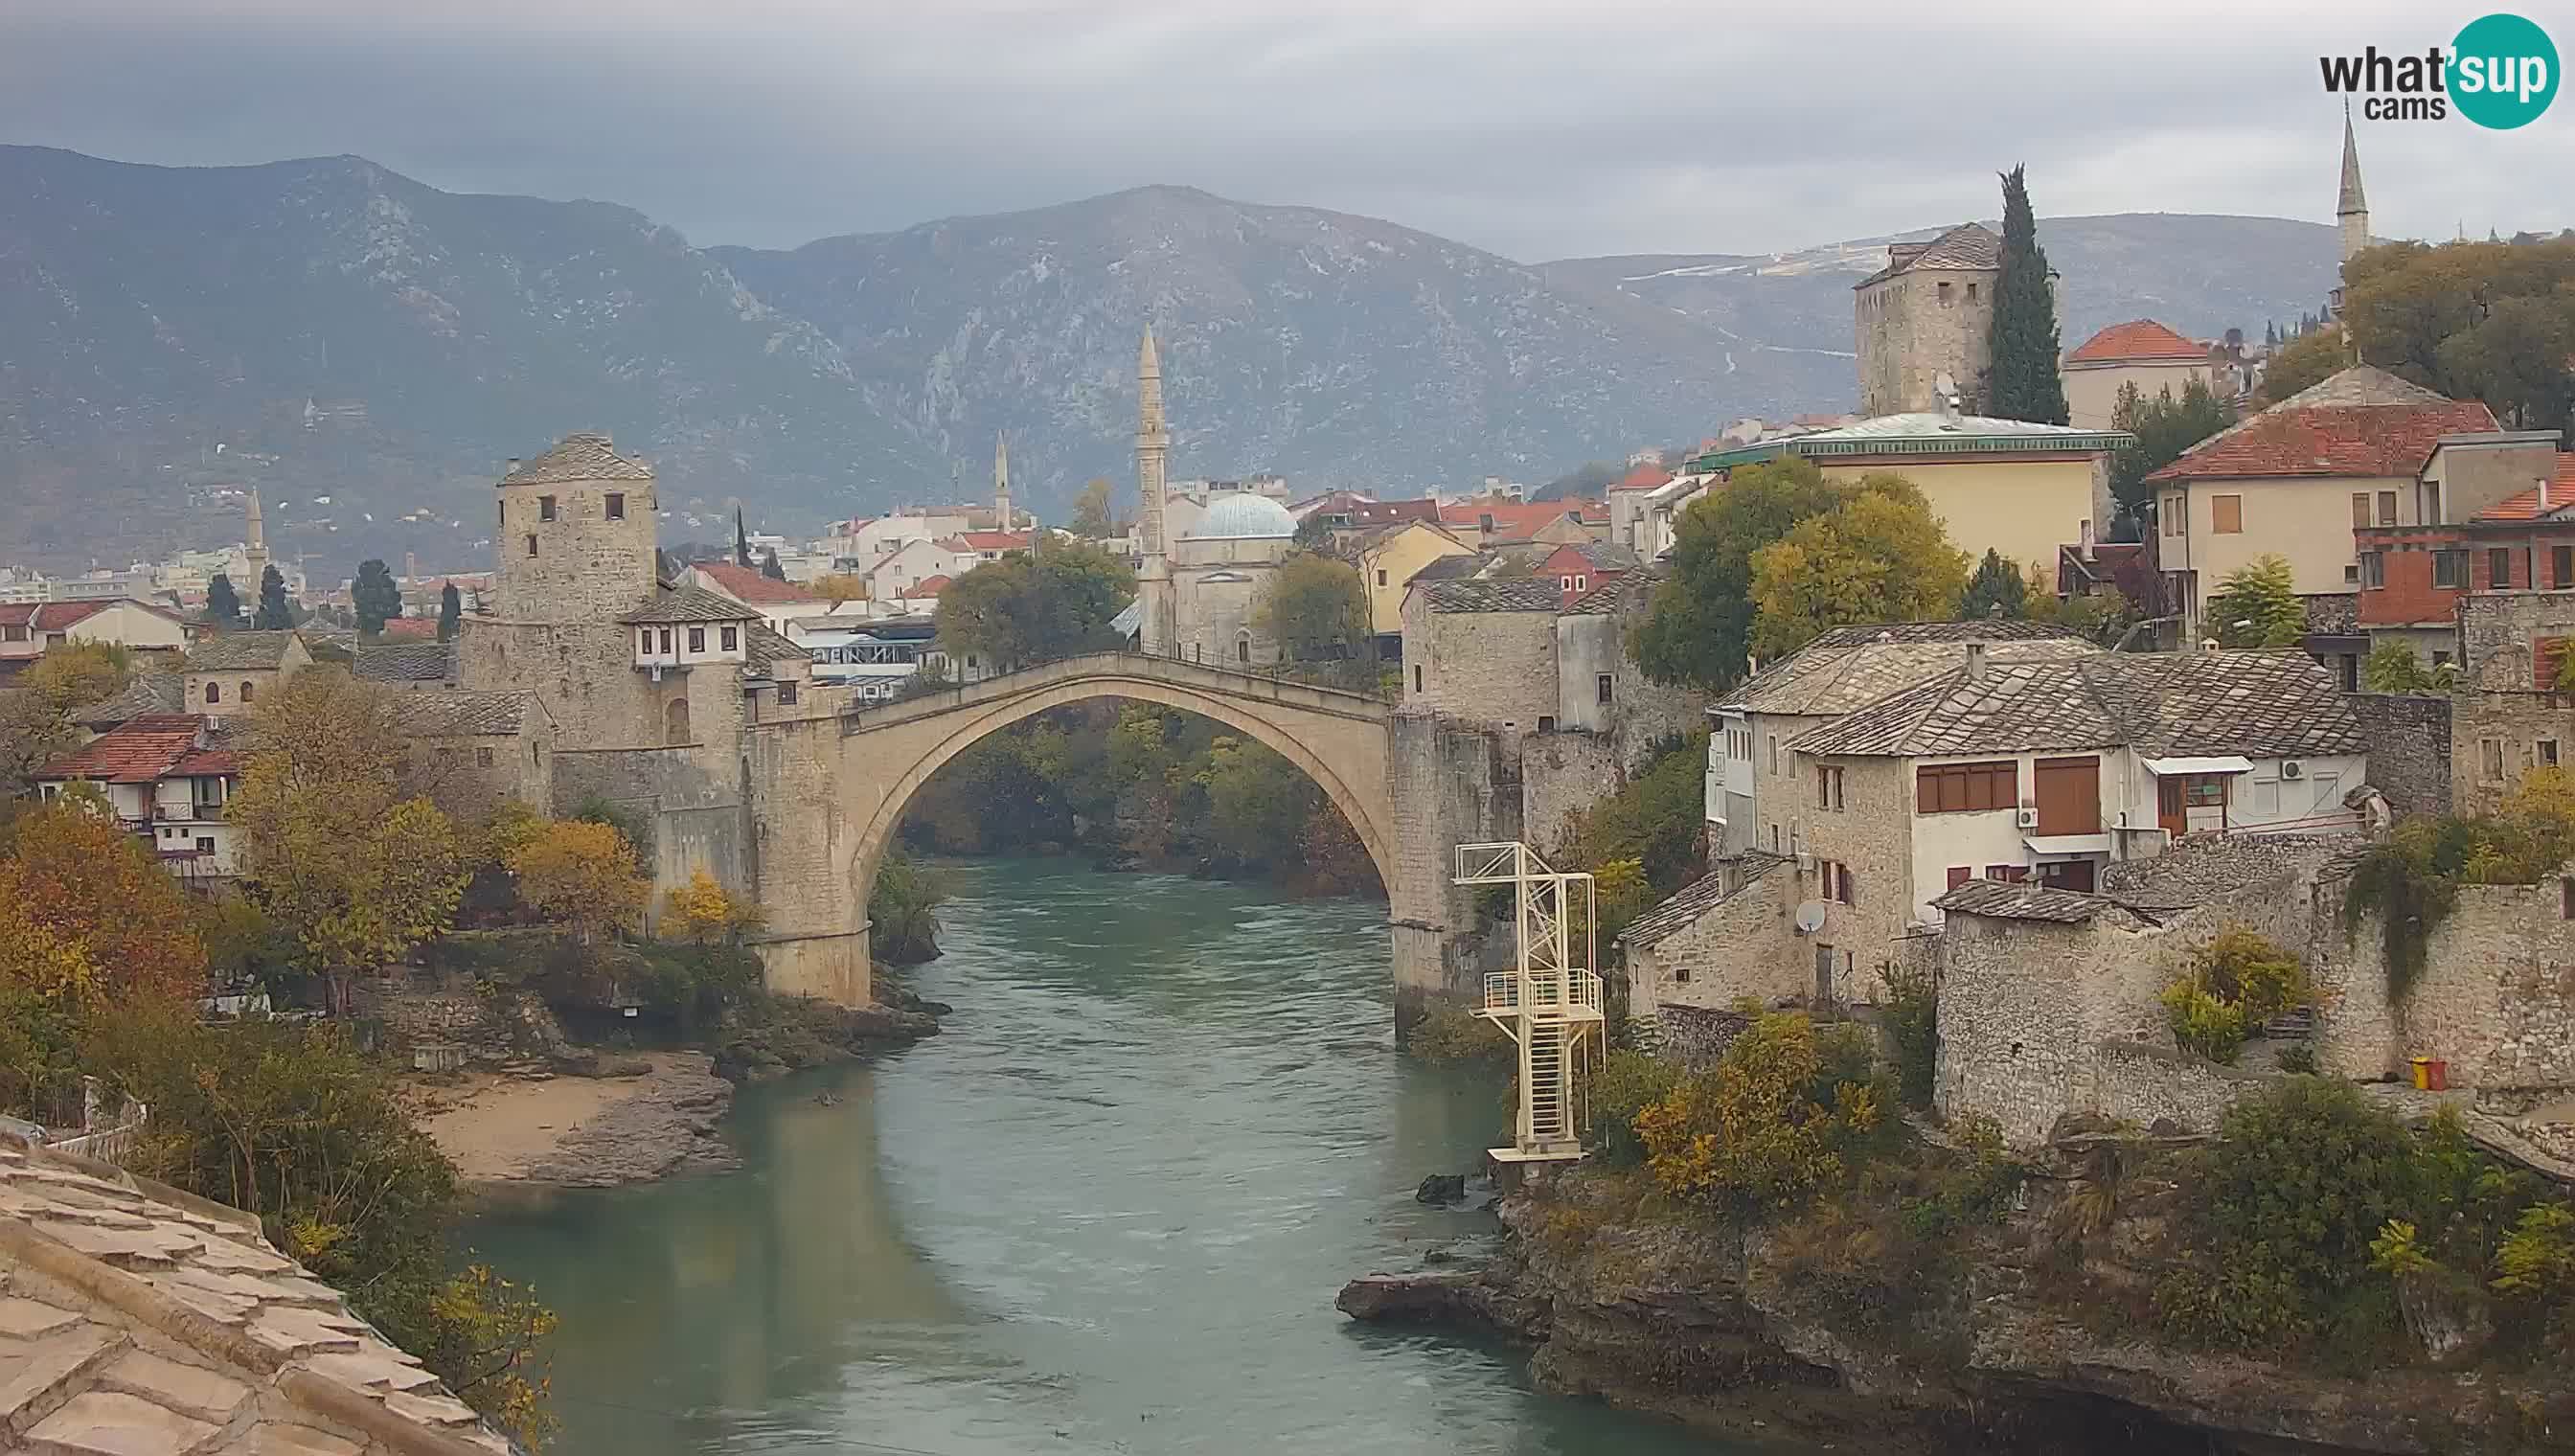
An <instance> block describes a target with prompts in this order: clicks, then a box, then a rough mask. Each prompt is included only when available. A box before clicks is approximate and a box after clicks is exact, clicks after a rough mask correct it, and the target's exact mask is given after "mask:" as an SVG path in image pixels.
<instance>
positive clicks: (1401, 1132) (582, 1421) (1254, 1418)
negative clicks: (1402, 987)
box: [467, 860, 1738, 1456]
mask: <svg viewBox="0 0 2575 1456" xmlns="http://www.w3.org/2000/svg"><path fill="white" fill-rule="evenodd" d="M942 872H943V873H945V874H946V875H947V876H948V878H949V881H950V884H951V887H952V888H953V889H954V891H955V892H956V897H955V898H954V899H953V900H951V901H950V902H949V904H948V905H947V906H946V907H945V908H944V909H943V910H942V912H941V913H942V918H943V919H944V920H945V922H946V924H947V931H946V933H945V934H944V935H943V936H942V943H943V945H944V946H945V948H946V951H947V953H946V954H945V955H944V956H942V957H941V958H940V959H939V960H937V961H935V962H933V963H931V964H929V965H926V966H921V967H918V968H916V969H914V970H912V971H911V972H910V973H909V977H908V978H909V979H910V981H911V982H912V984H913V985H914V987H915V988H916V989H917V990H919V991H920V992H921V993H922V994H924V995H926V996H930V997H933V998H935V999H939V1000H944V1001H949V1002H952V1003H954V1004H955V1006H956V1008H957V1010H956V1014H955V1015H954V1016H953V1017H951V1018H950V1019H949V1022H948V1028H947V1032H946V1034H944V1035H941V1036H939V1037H936V1038H934V1039H932V1040H930V1041H927V1042H924V1043H922V1044H920V1045H918V1046H915V1047H912V1048H910V1049H908V1050H905V1051H902V1052H899V1053H894V1054H890V1055H888V1056H886V1057H884V1058H882V1059H880V1060H877V1061H875V1062H873V1063H870V1064H865V1065H850V1066H842V1067H836V1068H832V1069H829V1070H826V1071H820V1072H809V1073H805V1074H802V1075H799V1076H796V1077H793V1078H789V1079H787V1080H784V1081H780V1082H775V1083H770V1084H768V1085H764V1086H760V1087H755V1088H750V1089H746V1090H745V1092H744V1093H743V1095H742V1096H741V1097H740V1098H739V1099H738V1100H737V1102H736V1105H735V1110H734V1113H733V1116H732V1118H731V1121H730V1125H729V1130H730V1136H731V1137H732V1139H733V1141H734V1143H735V1145H736V1147H737V1148H738V1149H739V1151H740V1153H741V1155H742V1159H743V1166H742V1168H741V1170H740V1171H738V1172H733V1173H727V1174H718V1175H711V1176H701V1177H692V1178H685V1179H678V1180H674V1181H669V1182H664V1183H658V1184H652V1185H647V1186H644V1187H638V1188H629V1189H622V1190H616V1191H611V1192H599V1193H578V1194H569V1195H566V1196H564V1197H563V1198H561V1199H559V1200H557V1201H556V1202H554V1203H553V1204H551V1205H550V1206H548V1207H546V1208H544V1209H543V1210H541V1211H523V1212H517V1213H510V1214H496V1215H491V1216H487V1217H485V1218H484V1219H482V1220H479V1221H478V1222H477V1223H476V1224H475V1225H474V1226H473V1227H472V1228H470V1229H469V1230H467V1237H468V1239H469V1241H470V1242H471V1243H472V1244H473V1245H474V1246H475V1247H476V1248H477V1249H478V1250H479V1251H480V1255H481V1256H482V1257H484V1258H486V1259H488V1260H489V1261H490V1262H492V1263H494V1264H495V1265H497V1266H498V1267H499V1268H500V1269H501V1271H502V1272H503V1273H504V1274H505V1275H508V1276H510V1277H513V1278H519V1279H524V1280H526V1281H528V1282H529V1283H531V1284H533V1285H534V1286H535V1288H536V1290H537V1292H538V1294H539V1295H540V1297H542V1298H543V1299H545V1300H546V1301H547V1302H548V1303H550V1304H552V1305H553V1306H554V1308H555V1309H556V1310H557V1312H558V1313H559V1314H561V1316H562V1319H563V1327H562V1331H561V1333H560V1334H559V1335H558V1337H557V1338H556V1340H555V1341H554V1345H555V1349H554V1352H553V1377H554V1391H555V1408H556V1410H557V1412H558V1413H559V1414H560V1416H561V1417H562V1420H563V1423H564V1429H563V1432H562V1434H561V1436H560V1437H558V1438H557V1440H556V1441H555V1443H554V1445H553V1447H552V1449H553V1450H555V1451H557V1452H560V1453H563V1456H612V1453H614V1456H682V1453H692V1456H695V1453H718V1452H722V1453H753V1452H758V1453H768V1452H790V1451H796V1452H821V1451H853V1452H860V1453H880V1456H882V1453H896V1456H914V1453H932V1456H999V1453H1028V1452H1045V1453H1066V1456H1093V1453H1113V1452H1123V1453H1161V1452H1207V1451H1265V1452H1268V1451H1285V1452H1299V1451H1302V1452H1333V1453H1346V1452H1439V1453H1463V1456H1474V1453H1510V1456H1554V1453H1564V1456H1577V1453H1594V1452H1604V1451H1613V1450H1614V1451H1617V1452H1621V1453H1634V1456H1678V1453H1684V1452H1687V1453H1697V1456H1710V1453H1720V1452H1727V1451H1733V1450H1736V1449H1738V1448H1732V1447H1726V1446H1722V1445H1718V1444H1714V1443H1711V1442H1708V1441H1704V1440H1700V1439H1695V1438H1692V1437H1688V1436H1685V1435H1683V1434H1682V1433H1680V1432H1679V1431H1677V1430H1676V1429H1674V1428H1672V1427H1669V1426H1666V1425H1662V1424H1658V1423H1654V1422H1650V1421H1646V1420H1643V1419H1641V1418H1632V1417H1628V1416H1624V1415H1620V1414H1618V1413H1615V1412H1611V1411H1608V1410H1605V1409H1602V1408H1600V1407H1598V1406H1596V1405H1591V1404H1587V1403H1579V1402H1573V1401H1566V1400H1561V1399H1557V1398H1553V1397H1548V1396H1542V1395H1538V1394H1536V1393H1534V1392H1533V1391H1531V1390H1530V1388H1529V1386H1528V1382H1527V1379H1526V1376H1525V1373H1524V1370H1523V1366H1524V1364H1525V1361H1524V1358H1523V1357H1522V1356H1520V1355H1518V1354H1516V1353H1514V1352H1511V1351H1508V1350H1500V1349H1487V1348H1481V1347H1478V1346H1475V1345H1472V1344H1466V1343H1460V1342H1458V1341H1456V1340H1452V1339H1445V1338H1438V1337H1434V1336H1430V1335H1426V1334H1413V1333H1404V1332H1397V1331H1388V1330H1382V1329H1374V1328H1365V1327H1361V1326H1358V1325H1354V1324H1352V1323H1350V1322H1349V1321H1347V1320H1345V1319H1344V1318H1342V1316H1341V1315H1339V1314H1338V1313H1336V1312H1335V1311H1334V1310H1333V1309H1332V1303H1331V1301H1332V1295H1333V1293H1334V1291H1336V1290H1337V1289H1338V1288H1339V1286H1340V1284H1341V1282H1342V1280H1343V1279H1345V1278H1346V1277H1348V1276H1349V1275H1351V1274H1355V1273H1360V1272H1364V1271H1366V1270H1369V1269H1384V1268H1395V1267H1408V1266H1409V1265H1410V1264H1411V1262H1412V1261H1413V1260H1414V1259H1415V1258H1416V1257H1417V1256H1418V1255H1419V1254H1420V1252H1421V1251H1423V1250H1424V1249H1426V1248H1429V1247H1431V1246H1433V1245H1436V1244H1442V1243H1447V1242H1451V1241H1455V1240H1459V1239H1466V1238H1471V1237H1474V1236H1476V1235H1478V1234H1480V1233H1482V1232H1484V1231H1485V1230H1488V1229H1489V1228H1490V1227H1491V1219H1490V1215H1489V1214H1484V1213H1475V1212H1462V1211H1449V1210H1438V1209H1431V1208H1425V1207H1423V1206H1421V1205H1419V1204H1417V1203H1415V1202H1414V1201H1413V1199H1412V1189H1413V1187H1414V1185H1415V1184H1416V1183H1417V1182H1418V1181H1419V1180H1420V1178H1421V1176H1422V1175H1423V1174H1424V1173H1428V1172H1435V1171H1441V1170H1448V1171H1457V1170H1463V1169H1466V1168H1469V1167H1471V1166H1473V1164H1474V1161H1475V1159H1476V1155H1477V1151H1478V1149H1480V1148H1482V1147H1484V1146H1485V1145H1486V1144H1488V1143H1489V1142H1492V1141H1494V1140H1495V1135H1496V1131H1497V1129H1498V1128H1500V1127H1501V1126H1502V1125H1503V1124H1504V1121H1505V1117H1506V1113H1505V1109H1504V1107H1503V1104H1502V1101H1501V1097H1502V1089H1501V1087H1500V1085H1499V1083H1498V1081H1497V1080H1496V1079H1495V1078H1493V1077H1492V1076H1491V1075H1490V1074H1473V1073H1468V1072H1463V1071H1459V1070H1455V1069H1446V1068H1435V1067H1425V1066H1420V1065H1416V1064H1414V1063H1411V1062H1410V1061H1408V1060H1406V1059H1404V1058H1401V1057H1399V1056H1397V1055H1396V1054H1395V1052H1394V1051H1393V1048H1392V1045H1391V1038H1390V1036H1389V1034H1388V1030H1387V1028H1388V1026H1389V1024H1390V1021H1391V1011H1390V1009H1389V984H1388V979H1387V972H1386V939H1385V931H1384V928H1383V922H1384V914H1385V911H1384V906H1383V905H1382V904H1373V903H1367V902H1360V901H1347V900H1318V901H1290V900H1283V899H1280V898H1278V897H1276V896H1275V895H1273V894H1271V893H1269V892H1268V891H1266V890H1264V889H1262V888H1260V887H1258V886H1248V885H1237V884H1225V883H1209V882H1203V881H1197V880H1191V879H1186V878H1181V877H1177V876H1168V875H1135V874H1120V875H1111V874H1102V873H1098V872H1095V871H1093V870H1090V869H1088V868H1085V867H1082V866H1080V865H1077V864H1075V863H1073V862H1071V861H1066V860H1004V861H990V862H980V863H974V864H967V865H959V866H953V867H949V868H947V869H945V870H943V871H942ZM827 1092H828V1093H830V1094H833V1095H834V1096H836V1097H837V1099H838V1100H837V1101H836V1102H831V1103H829V1104H827V1103H826V1101H825V1100H824V1097H823V1094H824V1093H827Z"/></svg>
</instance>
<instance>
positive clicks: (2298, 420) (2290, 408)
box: [2146, 365, 2495, 481]
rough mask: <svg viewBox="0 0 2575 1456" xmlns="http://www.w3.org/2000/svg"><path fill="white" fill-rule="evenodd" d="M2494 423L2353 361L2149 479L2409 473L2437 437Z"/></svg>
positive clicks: (2462, 404)
mask: <svg viewBox="0 0 2575 1456" xmlns="http://www.w3.org/2000/svg"><path fill="white" fill-rule="evenodd" d="M2494 428H2495V418H2494V412H2493V411H2491V410H2488V409H2487V408H2486V407H2485V406H2483V405H2481V404H2478V403H2476V402H2475V401H2473V400H2452V399H2445V398H2443V397H2442V396H2440V395H2437V394H2434V393H2433V392H2432V391H2430V390H2427V389H2424V388H2422V387H2421V386H2419V385H2412V384H2408V383H2406V382H2405V381H2403V380H2401V379H2398V378H2397V377H2395V376H2394V375H2391V374H2388V373H2387V372H2385V371H2384V370H2378V369H2372V368H2370V367H2369V366H2367V365H2356V366H2354V367H2353V368H2350V369H2346V370H2344V371H2343V372H2342V373H2340V374H2337V375H2335V376H2333V377H2332V378H2331V379H2328V380H2326V381H2325V382H2324V383H2322V384H2319V385H2316V386H2315V387H2313V388H2312V389H2308V390H2305V391H2302V392H2300V393H2298V394H2295V395H2291V396H2290V397H2289V398H2287V399H2285V400H2282V401H2281V402H2280V403H2278V404H2276V405H2273V406H2272V407H2271V408H2269V409H2267V410H2264V411H2263V412H2262V413H2261V414H2259V415H2256V416H2254V417H2253V418H2252V419H2250V420H2246V421H2244V422H2242V423H2240V424H2237V425H2233V426H2230V427H2228V428H2227V429H2225V430H2221V431H2219V432H2218V433H2217V434H2215V435H2212V436H2210V437H2209V438H2208V439H2206V440H2204V441H2201V442H2200V443H2199V444H2198V445H2197V446H2195V447H2193V448H2192V450H2191V451H2190V453H2189V454H2187V455H2184V456H2183V457H2182V458H2181V459H2179V460H2177V461H2174V462H2173V463H2172V464H2170V465H2168V466H2165V467H2164V468H2163V469H2162V470H2159V471H2156V472H2155V473H2154V474H2153V475H2150V476H2148V477H2146V479H2148V480H2150V481H2199V480H2233V479H2243V478H2259V477H2265V476H2273V477H2295V476H2380V477H2391V476H2411V475H2413V474H2414V472H2415V470H2416V468H2417V467H2419V466H2420V465H2421V464H2422V463H2423V457H2424V456H2425V455H2426V454H2427V453H2429V452H2430V450H2431V449H2432V446H2433V445H2434V444H2435V443H2436V442H2438V441H2439V440H2440V438H2441V437H2442V436H2444V435H2472V434H2478V433H2482V432H2484V431H2489V430H2492V429H2494Z"/></svg>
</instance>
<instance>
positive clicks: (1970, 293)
mask: <svg viewBox="0 0 2575 1456" xmlns="http://www.w3.org/2000/svg"><path fill="white" fill-rule="evenodd" d="M1975 301H1976V286H1975V285H1974V284H1972V283H1971V284H1968V285H1967V302H1969V303H1974V302H1975Z"/></svg>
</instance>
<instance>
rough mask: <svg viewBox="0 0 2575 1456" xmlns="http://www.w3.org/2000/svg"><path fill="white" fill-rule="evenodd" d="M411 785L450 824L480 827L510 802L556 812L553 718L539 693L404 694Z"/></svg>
mask: <svg viewBox="0 0 2575 1456" xmlns="http://www.w3.org/2000/svg"><path fill="white" fill-rule="evenodd" d="M400 708H401V725H402V730H403V733H404V736H405V737H406V739H407V740H408V741H407V742H406V744H405V753H406V756H407V757H408V759H409V760H410V770H409V772H410V776H411V779H412V781H413V782H414V783H415V784H416V785H417V786H418V787H419V788H420V789H421V790H423V791H425V792H427V793H428V794H429V797H430V801H431V802H433V803H436V804H437V805H438V806H439V808H440V809H442V810H444V811H445V812H446V813H447V814H448V815H449V816H450V817H451V818H454V819H457V820H458V821H460V822H473V821H476V820H479V819H481V818H483V817H484V816H485V815H487V814H489V813H490V812H491V811H492V809H493V808H494V807H495V806H497V805H498V804H499V803H500V802H501V801H502V800H503V799H516V800H518V801H519V802H521V803H524V804H526V805H527V806H528V807H530V808H532V809H535V810H536V811H537V812H539V813H548V812H551V811H552V809H553V807H554V779H553V770H554V756H555V726H554V717H553V715H551V714H549V713H548V712H547V711H546V707H545V704H544V703H543V702H542V701H540V700H539V699H538V698H537V696H536V695H535V694H532V693H477V692H474V691H473V690H471V689H464V688H435V689H428V690H424V691H420V692H413V693H405V694H404V695H402V698H401V700H400Z"/></svg>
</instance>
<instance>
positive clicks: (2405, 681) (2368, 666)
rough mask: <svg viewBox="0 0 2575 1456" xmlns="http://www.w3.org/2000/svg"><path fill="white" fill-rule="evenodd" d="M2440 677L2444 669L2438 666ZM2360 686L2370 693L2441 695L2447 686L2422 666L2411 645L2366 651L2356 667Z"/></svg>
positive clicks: (2382, 645)
mask: <svg viewBox="0 0 2575 1456" xmlns="http://www.w3.org/2000/svg"><path fill="white" fill-rule="evenodd" d="M2442 671H2443V673H2444V674H2446V673H2447V672H2448V665H2447V664H2443V665H2442ZM2360 686H2361V687H2363V688H2366V689H2368V690H2369V691H2370V692H2372V693H2441V692H2446V691H2447V690H2448V687H2449V685H2448V684H2447V683H2445V682H2443V681H2442V680H2441V677H2439V676H2436V675H2435V674H2433V673H2432V672H2430V671H2428V670H2426V669H2425V668H2424V666H2423V659H2422V658H2421V656H2419V655H2418V654H2416V652H2415V651H2414V648H2413V645H2412V644H2410V643H2401V642H2393V641H2390V642H2382V643H2380V644H2378V645H2377V646H2376V647H2373V648H2371V649H2370V650H2369V656H2368V657H2367V658H2366V659H2363V660H2362V662H2361V665H2360Z"/></svg>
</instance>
